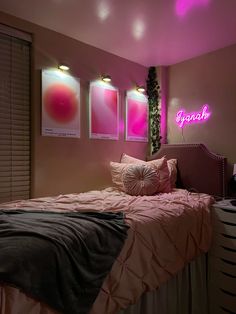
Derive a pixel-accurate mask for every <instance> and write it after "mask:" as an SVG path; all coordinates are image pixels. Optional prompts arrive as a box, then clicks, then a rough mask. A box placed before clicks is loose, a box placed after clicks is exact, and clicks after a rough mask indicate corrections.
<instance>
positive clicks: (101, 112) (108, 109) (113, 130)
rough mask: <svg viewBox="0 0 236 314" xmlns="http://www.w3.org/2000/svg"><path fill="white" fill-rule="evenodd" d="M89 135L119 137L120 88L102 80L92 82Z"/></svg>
mask: <svg viewBox="0 0 236 314" xmlns="http://www.w3.org/2000/svg"><path fill="white" fill-rule="evenodd" d="M89 137H90V138H93V139H110V140H118V138H119V95H118V89H117V88H115V87H113V86H111V85H110V84H107V83H104V82H100V81H96V82H91V83H90V89H89Z"/></svg>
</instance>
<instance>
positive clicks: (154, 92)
mask: <svg viewBox="0 0 236 314" xmlns="http://www.w3.org/2000/svg"><path fill="white" fill-rule="evenodd" d="M146 82H147V96H148V106H149V145H150V154H151V155H152V154H154V153H156V152H157V151H158V149H159V148H160V146H161V136H160V124H161V114H160V108H159V96H160V92H159V89H160V86H159V84H158V81H157V73H156V68H155V67H150V68H149V70H148V78H147V81H146Z"/></svg>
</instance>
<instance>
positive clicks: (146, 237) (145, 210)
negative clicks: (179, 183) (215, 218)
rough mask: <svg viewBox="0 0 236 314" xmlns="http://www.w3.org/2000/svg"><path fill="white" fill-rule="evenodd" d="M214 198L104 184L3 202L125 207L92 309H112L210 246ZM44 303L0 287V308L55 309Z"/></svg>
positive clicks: (35, 312)
mask: <svg viewBox="0 0 236 314" xmlns="http://www.w3.org/2000/svg"><path fill="white" fill-rule="evenodd" d="M212 202H213V199H212V197H210V196H208V195H206V194H193V193H189V192H187V191H186V190H180V189H176V190H174V191H173V192H172V193H167V194H159V195H156V196H142V197H136V196H129V195H127V194H125V193H123V192H119V191H118V190H115V189H112V188H108V189H105V190H102V191H91V192H87V193H81V194H68V195H61V196H58V197H46V198H38V199H32V200H29V201H18V202H11V203H9V204H4V205H3V206H1V207H2V208H25V209H27V208H29V209H32V208H34V209H40V210H42V209H45V210H57V211H58V210H62V211H64V210H73V211H87V210H89V211H91V210H94V211H97V210H99V211H111V210H112V211H123V212H125V215H126V222H127V223H128V224H129V225H130V229H129V232H128V238H127V240H126V242H125V245H124V247H123V249H122V251H121V254H120V255H119V257H118V258H117V260H116V261H115V263H114V265H113V268H112V270H111V272H110V274H109V275H108V277H107V278H106V280H105V281H104V283H103V286H102V289H101V290H100V293H99V295H98V297H97V299H96V301H95V303H94V305H93V307H92V310H91V312H90V314H101V313H102V314H114V313H117V312H118V311H119V309H121V308H126V307H128V306H129V305H130V304H132V303H135V302H136V300H137V299H138V298H139V297H140V296H141V295H142V293H143V292H145V291H150V290H154V289H157V288H158V287H159V286H160V285H161V284H162V283H164V282H166V281H167V280H168V279H169V278H170V277H171V276H173V275H175V274H176V273H177V272H178V271H179V270H181V269H182V268H183V267H184V266H185V264H186V263H188V262H189V261H191V260H192V259H194V258H195V257H197V256H198V255H199V254H200V253H201V252H206V251H207V250H208V249H209V247H210V242H211V223H210V211H209V209H210V206H211V204H212ZM9 294H11V295H10V296H9ZM9 298H10V299H9ZM17 303H18V305H17ZM14 306H17V307H16V308H17V309H18V311H19V308H20V306H21V307H22V309H23V310H22V311H19V312H18V311H17V312H16V311H14ZM16 308H15V309H16ZM46 308H47V306H45V305H43V304H41V303H39V302H36V301H34V300H32V299H31V298H28V297H26V296H25V295H24V294H22V293H20V292H19V291H18V290H17V289H14V288H11V287H7V286H2V287H1V288H0V313H1V314H2V313H7V314H15V313H25V314H26V313H27V314H29V313H32V314H40V313H48V314H50V313H55V312H54V311H52V310H50V309H47V310H46ZM4 309H5V310H4Z"/></svg>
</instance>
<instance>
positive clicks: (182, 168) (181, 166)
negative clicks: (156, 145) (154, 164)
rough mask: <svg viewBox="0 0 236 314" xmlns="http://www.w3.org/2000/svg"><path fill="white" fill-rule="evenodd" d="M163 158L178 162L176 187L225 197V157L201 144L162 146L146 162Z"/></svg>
mask: <svg viewBox="0 0 236 314" xmlns="http://www.w3.org/2000/svg"><path fill="white" fill-rule="evenodd" d="M163 156H166V157H167V159H171V158H176V159H177V161H178V179H177V187H180V188H185V189H188V190H194V191H197V192H202V193H207V194H210V195H214V196H225V194H226V191H225V187H226V184H225V183H226V178H225V171H226V158H225V157H223V156H220V155H217V154H214V153H212V152H210V151H209V150H208V149H207V148H206V146H205V145H203V144H170V145H169V144H162V145H161V148H160V149H159V151H158V152H157V153H155V154H154V155H152V156H150V157H148V160H153V159H156V158H160V157H163Z"/></svg>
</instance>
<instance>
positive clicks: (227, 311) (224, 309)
mask: <svg viewBox="0 0 236 314" xmlns="http://www.w3.org/2000/svg"><path fill="white" fill-rule="evenodd" d="M220 308H221V309H222V310H223V311H224V312H225V313H229V314H235V312H232V311H230V310H228V309H226V308H225V307H223V306H220Z"/></svg>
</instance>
